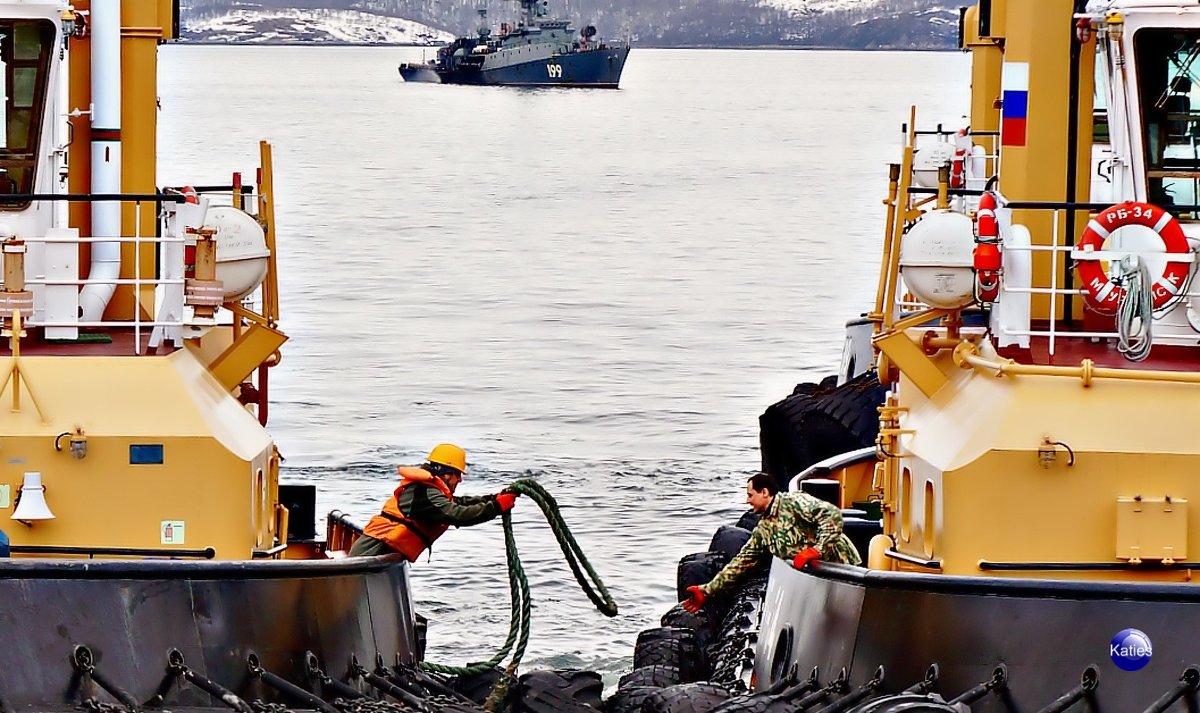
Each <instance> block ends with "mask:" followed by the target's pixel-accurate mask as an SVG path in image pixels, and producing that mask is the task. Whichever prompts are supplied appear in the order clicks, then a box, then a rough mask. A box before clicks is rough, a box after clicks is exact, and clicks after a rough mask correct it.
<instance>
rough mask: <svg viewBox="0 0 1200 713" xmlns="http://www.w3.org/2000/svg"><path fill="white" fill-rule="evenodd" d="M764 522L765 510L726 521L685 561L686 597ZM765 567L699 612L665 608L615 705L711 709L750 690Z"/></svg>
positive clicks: (682, 712) (666, 710) (642, 640)
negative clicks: (704, 546)
mask: <svg viewBox="0 0 1200 713" xmlns="http://www.w3.org/2000/svg"><path fill="white" fill-rule="evenodd" d="M757 522H758V517H757V515H754V514H753V513H747V515H746V516H743V518H742V519H741V520H739V521H738V523H737V524H736V525H727V526H724V527H721V528H720V529H718V530H717V532H716V533H715V534H714V535H713V538H712V542H710V544H709V548H708V550H706V551H704V552H697V553H695V554H690V555H687V556H685V557H684V558H683V559H681V560H680V561H679V566H678V569H677V573H676V590H677V591H676V593H677V595H678V598H679V601H681V602H682V601H683V600H684V599H686V598H687V588H688V587H691V586H696V585H701V584H705V583H707V582H708V581H709V580H711V579H712V578H713V576H714V575H716V574H717V572H719V571H721V568H722V567H724V566H725V565H726V564H728V562H729V560H730V559H732V558H733V556H734V555H736V554H737V552H738V551H739V550H741V548H742V545H744V544H746V541H747V540H749V539H750V531H751V530H752V529H753V528H754V526H755V525H756V524H757ZM765 575H766V570H765V568H764V569H763V570H762V571H760V572H756V573H755V574H754V575H752V576H751V577H750V578H749V579H748V580H747V581H746V582H744V583H743V584H742V586H741V587H740V588H739V589H738V590H737V591H736V592H734V593H732V595H729V596H725V597H710V598H709V600H708V601H707V602H706V603H705V606H704V608H703V609H701V610H700V611H699V612H696V613H694V614H693V613H690V612H688V611H687V610H685V609H684V608H683V606H682V605H679V604H677V605H675V606H674V607H672V608H671V609H670V610H669V611H668V612H666V613H665V614H664V615H663V616H662V620H661V622H660V623H661V624H662V626H659V627H657V628H653V629H646V630H645V631H643V632H641V633H640V634H639V635H638V638H637V644H636V646H635V647H634V652H633V670H632V671H630V672H629V673H628V674H626V675H624V676H622V677H621V679H620V682H619V684H618V687H617V692H616V693H615V694H614V695H613V696H611V697H610V698H609V699H608V701H607V710H608V713H705V712H706V711H711V710H714V709H715V708H716V707H717V706H719V705H721V704H722V703H724V702H726V701H728V700H729V699H730V698H732V697H734V696H737V695H739V694H742V693H745V692H746V691H748V690H749V682H750V674H751V673H752V670H753V663H754V649H755V647H756V646H757V643H758V626H759V618H760V614H761V610H762V599H763V595H764V594H765V593H766V576H765Z"/></svg>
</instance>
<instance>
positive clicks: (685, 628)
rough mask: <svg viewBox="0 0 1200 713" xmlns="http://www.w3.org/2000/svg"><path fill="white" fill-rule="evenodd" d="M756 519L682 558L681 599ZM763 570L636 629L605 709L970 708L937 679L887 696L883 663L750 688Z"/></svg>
mask: <svg viewBox="0 0 1200 713" xmlns="http://www.w3.org/2000/svg"><path fill="white" fill-rule="evenodd" d="M757 523H758V516H757V515H755V514H754V513H752V512H750V513H746V514H745V515H743V516H742V518H741V519H740V520H739V521H738V523H737V524H736V525H726V526H722V527H720V528H719V529H718V530H717V531H716V533H714V535H713V538H712V541H711V542H710V544H709V549H708V550H706V551H705V552H698V553H695V554H691V555H687V556H685V557H684V558H682V559H681V560H680V561H679V567H678V570H677V579H676V588H677V594H678V597H679V601H681V602H682V601H683V600H684V599H685V598H686V597H687V588H688V587H691V586H694V585H700V584H705V583H707V582H708V581H709V580H711V579H712V578H713V576H714V575H715V574H716V573H717V572H719V571H720V570H721V568H722V567H724V566H725V565H726V564H727V563H728V562H729V560H730V559H731V558H732V557H733V556H734V555H736V554H737V552H738V551H739V550H740V549H741V548H742V545H744V544H745V543H746V541H747V540H748V539H749V538H750V533H751V531H752V530H753V528H754V526H755V525H757ZM768 567H769V563H765V564H764V566H763V568H762V570H760V571H756V572H754V573H752V574H751V575H750V576H749V577H748V578H747V579H746V580H745V581H744V582H743V583H742V584H741V586H740V587H739V588H738V589H737V591H735V592H733V593H732V594H731V595H729V596H725V597H720V598H718V597H712V596H710V597H708V599H707V601H706V602H705V606H704V608H702V609H701V610H700V611H699V612H696V613H694V614H693V613H690V612H688V611H687V610H685V609H684V608H683V606H682V605H679V604H677V605H675V606H674V607H672V608H671V609H670V610H669V611H668V612H667V613H666V614H664V615H663V617H662V620H661V624H662V626H659V627H656V628H653V629H646V630H645V631H643V632H641V633H640V634H639V635H638V638H637V645H636V647H635V648H634V654H633V670H632V671H631V672H629V673H628V674H626V675H624V676H622V677H621V679H620V683H619V685H618V688H617V691H616V693H615V694H613V695H612V696H611V697H610V698H609V699H608V700H607V702H606V705H605V710H606V711H607V713H797V712H801V711H815V712H818V713H901V712H902V711H903V712H904V713H970V708H969V707H968V706H967V705H966V704H964V703H959V702H947V701H946V700H945V699H943V698H941V697H940V696H938V695H936V694H934V693H930V692H929V691H930V688H931V687H932V685H933V684H934V682H935V680H936V676H934V678H932V679H927V680H926V681H925V682H924V683H923V684H921V685H917V686H912V687H910V688H908V689H906V691H905V692H903V693H894V694H890V695H889V694H887V693H886V688H885V687H884V685H883V684H884V671H883V669H882V667H881V668H880V669H878V670H877V671H876V672H875V675H874V676H873V677H872V678H871V680H869V681H868V682H866V683H864V684H861V685H859V686H854V687H852V686H851V685H850V684H849V682H848V676H847V672H846V671H845V670H843V671H842V672H841V675H840V676H837V677H835V678H834V679H833V680H828V681H822V680H819V679H818V676H817V671H816V670H813V671H811V672H802V671H797V670H793V671H791V672H789V674H788V675H787V676H784V677H783V678H782V679H781V680H780V681H778V682H777V683H776V684H775V685H773V686H772V687H771V688H768V689H766V690H762V691H758V692H751V690H750V678H751V674H752V673H753V669H754V655H755V650H756V648H757V645H758V630H759V625H760V622H761V618H762V608H763V598H764V596H765V594H766V590H767V570H768ZM563 710H564V711H565V710H568V709H563ZM569 710H574V709H569Z"/></svg>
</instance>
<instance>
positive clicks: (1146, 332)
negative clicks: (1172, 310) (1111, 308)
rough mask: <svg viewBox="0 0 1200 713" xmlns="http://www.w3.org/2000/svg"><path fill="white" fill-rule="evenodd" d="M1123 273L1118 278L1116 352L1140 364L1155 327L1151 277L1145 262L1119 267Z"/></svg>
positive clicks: (1146, 352)
mask: <svg viewBox="0 0 1200 713" xmlns="http://www.w3.org/2000/svg"><path fill="white" fill-rule="evenodd" d="M1122 267H1124V268H1125V269H1124V271H1123V274H1122V275H1121V276H1120V277H1119V278H1118V279H1117V288H1118V289H1121V288H1124V289H1122V290H1121V293H1120V297H1119V298H1118V300H1117V351H1119V352H1120V353H1121V354H1123V355H1124V356H1125V358H1126V359H1128V360H1130V361H1142V360H1143V359H1145V358H1146V357H1148V356H1150V347H1151V346H1153V341H1152V338H1151V335H1150V331H1151V326H1152V325H1153V324H1154V297H1153V295H1152V294H1151V293H1150V286H1151V285H1152V284H1153V278H1151V277H1150V270H1149V269H1147V267H1146V262H1145V261H1144V260H1140V259H1139V260H1137V261H1136V262H1135V264H1134V265H1132V266H1130V265H1128V261H1126V262H1125V264H1123V265H1122Z"/></svg>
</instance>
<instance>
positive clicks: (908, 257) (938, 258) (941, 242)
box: [900, 210, 975, 309]
mask: <svg viewBox="0 0 1200 713" xmlns="http://www.w3.org/2000/svg"><path fill="white" fill-rule="evenodd" d="M974 251H975V229H974V224H973V223H972V222H971V219H970V218H969V217H967V216H966V215H964V214H963V213H956V212H954V211H949V210H935V211H930V212H929V213H926V214H925V215H924V216H922V217H921V218H920V219H919V220H918V221H917V222H916V224H915V225H913V227H912V228H910V229H909V230H908V232H907V233H905V234H904V238H903V240H902V241H901V243H900V276H901V277H903V278H904V284H905V285H906V286H907V287H908V290H909V291H910V292H912V294H913V296H914V297H916V298H917V299H919V300H921V301H922V302H924V303H925V304H927V305H929V306H930V307H938V308H941V309H958V308H960V307H966V306H967V305H969V304H971V303H972V302H974V301H975V273H974V271H973V270H972V269H971V268H972V265H973V264H974V260H973V256H974Z"/></svg>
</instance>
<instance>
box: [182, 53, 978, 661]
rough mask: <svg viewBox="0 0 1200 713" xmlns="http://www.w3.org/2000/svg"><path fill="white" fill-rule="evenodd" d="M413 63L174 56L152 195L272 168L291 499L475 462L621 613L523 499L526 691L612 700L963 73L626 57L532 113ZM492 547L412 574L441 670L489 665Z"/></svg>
mask: <svg viewBox="0 0 1200 713" xmlns="http://www.w3.org/2000/svg"><path fill="white" fill-rule="evenodd" d="M421 53H422V50H420V49H409V48H402V49H397V48H295V47H287V48H283V47H279V48H264V47H257V48H223V47H165V48H164V49H163V50H162V60H163V62H162V67H161V71H162V78H163V81H162V82H160V84H161V85H162V86H161V90H160V91H161V103H162V111H161V128H160V136H159V140H160V144H161V155H162V162H161V180H162V182H163V183H164V184H174V185H178V184H182V183H201V184H203V183H216V182H226V181H228V171H230V170H233V169H237V168H241V169H244V170H246V171H251V170H252V168H253V167H254V166H255V165H257V164H256V159H257V151H258V143H257V142H258V140H259V139H267V140H269V141H271V142H272V144H273V145H274V150H275V166H276V170H277V174H278V177H277V194H278V195H277V206H278V208H277V210H278V224H279V261H280V265H281V268H282V278H281V290H282V294H283V304H282V309H283V327H284V329H285V330H286V331H287V333H288V334H289V335H290V336H291V340H290V342H289V343H288V344H287V345H286V346H285V351H284V359H283V362H282V364H281V365H280V366H279V367H278V368H277V369H275V370H274V371H273V372H272V377H273V380H272V383H271V396H272V426H273V430H274V432H275V434H276V436H277V438H278V440H279V443H280V448H281V449H282V452H283V454H284V455H285V457H286V458H287V460H286V462H285V470H284V476H285V478H286V479H287V480H288V481H289V482H296V483H315V484H317V485H318V486H319V488H320V491H319V493H320V494H319V502H318V510H319V511H320V512H322V513H323V512H325V511H327V510H329V509H333V508H338V509H341V510H343V511H346V512H348V513H350V514H352V515H354V516H355V517H356V518H357V519H358V520H359V521H362V522H365V520H366V519H367V518H368V517H369V516H370V515H371V514H372V513H374V512H375V511H376V510H377V508H378V507H379V504H380V503H381V501H382V499H383V498H384V497H385V496H386V495H387V494H388V493H389V492H390V490H391V489H392V488H393V487H394V469H395V466H396V465H399V464H412V463H417V462H419V461H420V460H421V458H422V457H423V456H424V454H425V453H426V452H427V451H428V449H429V447H430V446H432V445H433V444H434V443H437V442H439V441H443V440H446V441H453V442H457V443H460V444H462V445H463V446H465V447H466V448H467V449H468V450H469V452H470V462H471V472H470V475H469V478H468V480H467V481H465V482H464V484H463V489H462V492H468V493H483V492H494V491H496V490H498V489H500V488H501V487H503V485H504V484H505V483H506V482H508V481H511V480H513V479H515V478H519V477H533V478H536V479H537V480H538V481H540V482H541V483H542V484H543V485H545V486H546V487H547V488H548V489H550V490H551V492H552V493H553V494H554V495H555V496H556V497H557V499H558V501H559V503H560V504H561V505H562V507H563V511H564V515H565V517H566V518H567V521H568V523H569V524H570V525H571V527H572V529H573V531H574V533H575V535H576V536H577V538H578V540H579V542H580V543H581V545H582V546H583V548H584V549H585V551H586V552H587V554H588V556H589V557H590V559H591V561H592V562H593V564H594V565H595V567H596V569H597V571H598V572H599V573H600V575H601V576H602V577H603V579H604V581H605V583H606V584H607V586H608V587H609V589H610V590H611V592H612V594H613V596H614V597H615V598H616V599H617V601H618V603H619V605H620V607H621V614H620V616H619V617H618V618H616V619H607V618H604V617H603V616H601V615H600V614H599V613H597V612H595V611H594V610H592V609H590V608H589V607H590V605H589V603H588V601H587V600H586V599H585V598H584V596H583V594H582V593H581V592H579V590H578V589H577V587H576V585H575V583H574V581H573V579H572V577H571V575H570V572H569V570H568V569H567V568H566V566H565V565H564V564H563V562H562V559H561V554H560V553H559V551H558V549H557V547H556V546H555V544H554V541H553V539H552V537H551V536H550V533H549V530H548V529H547V528H546V526H545V523H544V522H543V521H542V520H541V518H540V512H539V511H538V510H537V508H536V507H533V506H532V503H529V502H527V501H525V502H521V501H519V502H518V506H517V509H516V510H515V513H514V514H515V522H516V532H517V539H518V544H519V546H520V549H521V553H522V556H523V559H524V562H525V565H526V568H527V570H528V572H529V575H530V580H531V586H532V591H533V598H534V622H533V635H532V639H531V642H530V647H529V651H528V654H527V656H526V659H525V668H526V669H529V668H546V667H561V666H576V667H585V668H592V669H597V670H601V671H604V672H606V673H608V674H610V675H611V674H613V673H615V672H619V671H622V670H624V669H627V668H628V667H629V664H630V661H631V658H632V651H633V643H634V639H635V637H636V635H637V633H638V632H639V631H641V630H642V629H645V628H647V627H650V626H655V625H657V620H658V618H659V616H661V614H662V613H663V612H664V611H666V610H667V609H668V608H670V606H671V605H672V604H673V603H674V587H675V584H674V582H675V566H676V563H677V562H678V560H679V558H680V557H682V556H683V555H686V554H688V553H690V552H695V551H701V550H704V549H706V546H707V544H708V538H709V536H710V535H711V533H712V531H713V530H714V529H715V528H716V527H717V526H718V525H721V524H725V523H727V522H730V521H731V520H733V519H735V518H736V517H737V515H738V514H739V513H740V512H741V511H742V510H743V509H744V505H743V502H742V492H743V488H744V482H745V477H746V476H747V474H749V473H751V472H753V471H754V470H755V469H756V468H757V466H758V464H759V454H758V431H757V417H758V415H759V414H760V413H761V412H762V410H763V409H764V408H765V407H766V406H768V405H769V404H770V403H772V402H774V401H776V400H778V399H780V398H782V397H784V396H786V395H787V394H789V393H790V392H791V390H792V388H793V386H794V385H795V384H796V383H797V382H801V381H811V380H816V379H819V378H820V377H822V376H824V375H825V374H828V373H830V372H831V371H833V368H834V367H835V365H836V362H837V359H838V356H839V351H840V346H841V340H842V326H843V324H844V322H845V320H846V319H848V318H851V317H854V316H856V315H858V314H859V313H860V312H862V311H864V310H865V309H866V308H867V306H868V305H869V304H870V301H871V300H872V299H873V296H874V285H875V278H876V274H877V259H878V255H879V246H880V241H881V233H882V224H883V212H882V211H883V209H882V205H881V203H880V199H881V198H882V197H883V196H884V192H885V188H886V175H887V174H886V167H885V164H886V162H887V161H889V160H894V159H895V158H897V156H898V153H899V146H900V125H901V123H902V122H904V121H905V120H906V119H907V117H908V108H909V106H910V104H914V103H915V104H917V105H918V108H919V114H918V117H919V119H923V120H924V122H928V124H932V123H936V122H939V121H941V122H946V123H947V125H948V126H959V125H961V124H963V123H964V120H963V119H962V116H963V114H964V113H965V112H966V110H967V99H968V98H967V91H966V82H967V81H968V79H969V64H968V60H967V58H966V57H965V56H962V55H958V54H953V53H853V52H796V51H676V50H670V51H668V50H644V49H635V50H634V52H633V54H632V55H631V57H630V60H629V64H628V65H627V67H626V71H625V76H624V78H623V80H622V89H620V90H619V91H603V90H554V89H547V90H522V89H506V88H485V87H452V86H435V85H425V84H405V83H403V82H402V81H401V80H400V78H399V76H398V74H397V72H396V65H397V64H398V63H399V62H400V61H407V60H413V59H420V56H421ZM919 123H922V122H920V121H919ZM231 157H232V158H231ZM501 534H502V533H501V529H500V526H499V523H498V522H492V523H488V524H485V525H482V526H479V527H475V528H464V529H461V530H457V531H452V532H450V533H448V534H447V535H446V536H444V537H443V538H442V539H441V540H440V541H439V542H438V544H437V546H436V548H435V550H434V554H433V558H432V560H422V561H421V562H419V563H418V564H416V565H415V566H414V567H413V583H414V587H415V598H416V600H417V604H418V607H419V609H420V610H421V611H423V612H424V613H425V614H426V615H427V616H429V617H430V619H431V624H430V652H429V656H430V658H431V659H433V660H438V661H442V662H446V663H463V662H466V661H468V660H472V661H477V660H483V659H484V658H487V657H488V656H490V655H491V653H493V652H494V651H495V649H496V648H497V647H498V646H499V645H500V643H501V642H502V641H503V639H504V635H505V632H506V631H507V624H508V598H507V597H508V590H507V580H506V577H505V569H504V545H503V540H502V538H501Z"/></svg>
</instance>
